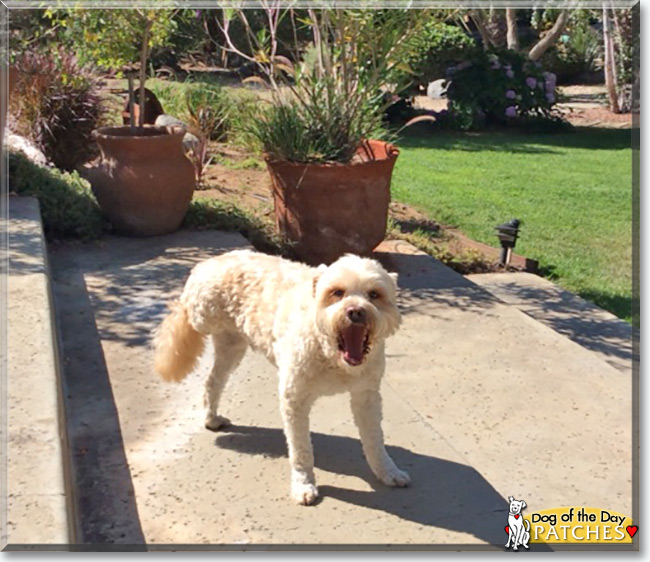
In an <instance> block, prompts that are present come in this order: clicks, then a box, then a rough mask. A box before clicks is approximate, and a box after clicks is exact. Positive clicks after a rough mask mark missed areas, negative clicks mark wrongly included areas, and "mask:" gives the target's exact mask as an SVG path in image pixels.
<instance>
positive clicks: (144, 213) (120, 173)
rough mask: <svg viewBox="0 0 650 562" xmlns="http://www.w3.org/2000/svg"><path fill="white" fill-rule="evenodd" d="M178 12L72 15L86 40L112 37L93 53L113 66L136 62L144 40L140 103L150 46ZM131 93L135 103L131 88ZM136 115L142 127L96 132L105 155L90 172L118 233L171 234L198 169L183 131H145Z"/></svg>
mask: <svg viewBox="0 0 650 562" xmlns="http://www.w3.org/2000/svg"><path fill="white" fill-rule="evenodd" d="M173 14H174V12H173V11H170V10H145V9H132V10H79V11H75V13H74V15H73V17H74V18H75V20H76V21H75V25H77V26H79V25H81V26H82V27H81V31H82V32H83V35H82V36H83V38H84V39H85V40H86V41H87V40H88V38H92V37H91V36H92V33H101V34H112V35H111V37H112V39H111V41H105V42H104V41H100V42H96V43H93V45H96V47H93V48H98V49H104V51H105V52H104V51H102V52H97V53H93V56H94V58H102V57H104V58H107V59H108V60H109V61H110V66H115V65H116V64H120V63H122V64H123V63H124V61H125V60H127V59H128V58H129V57H131V60H133V58H134V56H135V52H136V51H135V44H136V43H137V42H139V45H140V47H139V61H140V69H139V96H138V99H139V100H144V99H146V98H145V81H146V71H147V58H148V53H149V50H150V47H151V45H152V43H153V42H158V43H159V42H160V41H161V40H162V39H161V38H164V37H165V29H167V28H168V27H166V26H168V25H169V22H170V21H171V18H172V17H173ZM71 19H72V18H71ZM80 22H81V23H80ZM89 34H90V36H89ZM129 90H130V98H131V101H132V102H133V92H132V88H131V87H130V88H129ZM130 113H131V115H133V113H134V112H133V111H131V112H130ZM137 113H138V115H139V123H138V125H137V126H136V125H135V123H133V122H131V124H130V126H121V127H102V128H99V129H97V130H96V131H95V132H94V136H95V138H96V140H97V143H98V145H99V148H100V151H101V157H100V162H99V164H98V165H97V166H95V167H94V168H92V169H91V170H89V171H88V178H89V180H90V183H91V185H92V189H93V192H94V194H95V196H96V198H97V201H98V203H99V205H100V207H101V208H102V210H103V211H104V213H105V214H106V216H107V217H108V219H109V220H110V221H111V223H112V224H113V226H114V227H115V230H116V231H117V232H120V233H122V234H127V235H135V236H153V235H159V234H166V233H169V232H173V231H174V230H176V229H178V228H179V227H180V225H181V222H182V221H183V218H184V216H185V214H186V212H187V209H188V207H189V204H190V201H191V199H192V194H193V192H194V187H195V176H194V166H193V165H192V163H191V162H190V160H189V159H188V158H187V156H186V155H185V152H184V150H183V146H182V140H183V135H184V132H183V131H182V130H180V129H178V128H176V129H174V128H166V127H149V126H147V127H145V126H144V113H145V112H144V111H139V112H137Z"/></svg>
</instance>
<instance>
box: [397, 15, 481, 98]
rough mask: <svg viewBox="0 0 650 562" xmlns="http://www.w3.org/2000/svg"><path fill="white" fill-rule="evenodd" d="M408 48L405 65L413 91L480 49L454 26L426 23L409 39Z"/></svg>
mask: <svg viewBox="0 0 650 562" xmlns="http://www.w3.org/2000/svg"><path fill="white" fill-rule="evenodd" d="M409 48H410V53H409V55H408V57H407V58H406V63H407V64H408V66H409V67H410V69H411V71H412V79H413V84H414V86H415V87H417V86H419V85H422V86H426V85H427V84H428V83H429V82H431V81H433V80H437V79H439V78H444V77H445V72H446V70H447V67H449V66H450V65H452V64H456V63H459V62H462V61H463V60H467V59H469V58H471V57H472V56H473V55H474V53H475V52H476V51H477V50H478V49H479V48H480V47H479V46H478V44H477V43H476V41H475V40H474V39H473V38H472V37H470V36H469V35H467V34H466V33H465V32H464V31H463V30H462V29H460V28H459V27H458V26H456V25H450V24H447V23H443V22H439V21H430V22H428V23H427V24H425V25H424V26H423V27H422V29H421V30H420V31H419V33H418V34H417V35H415V36H414V37H413V38H412V39H410V41H409Z"/></svg>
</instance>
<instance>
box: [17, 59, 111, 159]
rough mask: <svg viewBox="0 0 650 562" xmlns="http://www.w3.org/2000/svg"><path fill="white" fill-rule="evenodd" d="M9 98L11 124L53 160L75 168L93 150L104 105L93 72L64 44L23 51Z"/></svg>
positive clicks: (91, 154) (90, 154)
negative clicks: (51, 48) (50, 49)
mask: <svg viewBox="0 0 650 562" xmlns="http://www.w3.org/2000/svg"><path fill="white" fill-rule="evenodd" d="M16 68H17V70H18V73H19V80H18V83H17V84H16V89H15V91H14V94H13V95H12V96H11V100H10V103H9V110H10V125H11V128H12V129H13V130H14V131H15V132H16V133H18V134H19V135H22V136H24V137H27V138H29V139H30V140H31V141H32V142H33V143H34V144H35V145H36V146H37V147H38V148H39V149H40V150H41V151H42V152H43V154H45V156H46V157H47V158H48V160H50V161H51V162H52V163H54V165H55V166H57V167H59V168H61V169H63V170H73V169H74V168H75V167H76V166H77V165H79V164H83V163H84V162H87V161H88V160H89V159H90V158H92V157H93V156H94V155H95V154H96V153H97V148H96V143H95V142H94V140H93V138H92V132H93V130H94V129H96V128H97V127H98V126H100V125H101V122H102V118H103V116H104V114H105V108H104V106H103V103H102V101H101V98H100V96H99V92H98V85H97V81H96V78H95V77H94V76H93V74H92V73H91V72H90V71H89V70H88V69H86V68H83V67H81V66H80V65H79V64H78V62H77V59H76V58H75V57H74V55H72V54H70V53H69V52H66V51H65V50H63V49H60V50H58V51H54V52H52V53H40V52H27V53H25V54H24V55H23V56H22V57H20V58H19V59H18V60H17V61H16Z"/></svg>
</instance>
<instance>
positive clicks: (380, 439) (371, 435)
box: [351, 390, 411, 487]
mask: <svg viewBox="0 0 650 562" xmlns="http://www.w3.org/2000/svg"><path fill="white" fill-rule="evenodd" d="M351 404H352V414H353V415H354V422H355V423H356V424H357V427H358V428H359V435H360V436H361V444H362V446H363V453H364V455H365V456H366V460H367V461H368V464H369V465H370V468H371V470H372V471H373V472H374V473H375V476H376V477H377V478H379V480H381V481H382V482H383V483H384V484H386V485H387V486H401V487H403V486H408V485H409V484H410V483H411V479H410V477H409V475H408V474H407V473H406V472H404V471H403V470H400V469H399V468H397V466H395V463H394V462H393V459H391V458H390V456H389V454H388V453H387V452H386V448H385V447H384V434H383V432H382V430H381V395H380V394H379V391H377V390H363V391H353V392H352V393H351Z"/></svg>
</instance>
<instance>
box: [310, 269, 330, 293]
mask: <svg viewBox="0 0 650 562" xmlns="http://www.w3.org/2000/svg"><path fill="white" fill-rule="evenodd" d="M326 270H327V266H326V265H325V264H324V263H321V264H320V265H319V266H318V267H317V268H316V275H314V287H313V294H314V296H316V285H318V280H319V279H320V276H321V275H323V273H325V271H326Z"/></svg>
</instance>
